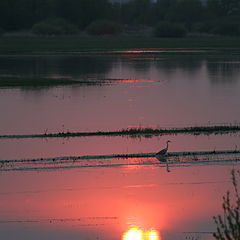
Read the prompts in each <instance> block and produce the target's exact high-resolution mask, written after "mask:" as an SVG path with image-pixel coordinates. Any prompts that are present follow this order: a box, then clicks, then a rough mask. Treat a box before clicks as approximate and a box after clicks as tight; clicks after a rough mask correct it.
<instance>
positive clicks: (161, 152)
mask: <svg viewBox="0 0 240 240" xmlns="http://www.w3.org/2000/svg"><path fill="white" fill-rule="evenodd" d="M170 142H171V141H169V140H167V142H166V144H167V146H166V148H164V149H162V150H161V151H159V152H158V153H156V157H163V156H165V155H166V154H167V151H168V143H170Z"/></svg>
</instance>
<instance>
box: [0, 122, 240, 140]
mask: <svg viewBox="0 0 240 240" xmlns="http://www.w3.org/2000/svg"><path fill="white" fill-rule="evenodd" d="M239 131H240V126H238V125H230V126H209V127H186V128H171V129H153V128H128V129H123V130H120V131H108V132H107V131H98V132H59V133H44V134H29V135H0V138H69V137H90V136H147V137H150V136H154V135H168V134H193V135H200V134H207V135H209V134H227V133H234V132H239Z"/></svg>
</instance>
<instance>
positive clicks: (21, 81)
mask: <svg viewBox="0 0 240 240" xmlns="http://www.w3.org/2000/svg"><path fill="white" fill-rule="evenodd" d="M79 83H80V82H79V81H75V80H72V79H63V78H39V77H37V78H34V77H0V87H41V86H55V85H72V84H79Z"/></svg>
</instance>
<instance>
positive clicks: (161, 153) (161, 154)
mask: <svg viewBox="0 0 240 240" xmlns="http://www.w3.org/2000/svg"><path fill="white" fill-rule="evenodd" d="M170 142H171V141H169V140H167V142H166V144H167V146H166V148H164V149H162V150H161V151H159V152H157V153H156V155H155V156H156V158H157V159H158V160H159V161H160V162H167V159H166V157H165V156H166V155H167V151H168V143H170ZM166 167H167V172H170V169H169V167H168V164H167V165H166Z"/></svg>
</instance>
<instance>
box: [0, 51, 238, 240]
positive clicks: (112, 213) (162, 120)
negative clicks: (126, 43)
mask: <svg viewBox="0 0 240 240" xmlns="http://www.w3.org/2000/svg"><path fill="white" fill-rule="evenodd" d="M179 51H180V50H178V51H176V53H171V54H168V53H166V52H156V51H155V52H152V51H150V52H142V51H139V52H136V51H123V52H105V53H103V52H98V53H89V54H87V53H76V54H72V55H70V54H68V55H54V56H0V77H6V76H8V77H22V78H23V79H24V78H32V79H35V80H36V81H37V79H38V78H65V79H69V80H76V81H79V83H77V84H74V85H67V86H51V87H50V86H46V87H15V88H10V87H5V88H0V112H1V114H0V124H1V125H0V126H1V127H0V135H5V134H35V133H51V132H67V131H73V132H77V131H111V130H120V129H122V128H129V127H153V128H173V127H188V126H212V125H224V124H226V125H229V124H239V122H240V108H239V102H240V94H239V92H240V57H238V56H235V55H234V54H229V55H227V56H226V55H220V54H210V53H209V54H199V53H198V54H197V53H193V52H192V53H189V52H184V51H182V50H181V52H179ZM167 140H171V144H170V148H169V151H170V152H186V151H214V150H215V151H220V150H239V149H240V135H239V133H232V134H217V135H199V136H195V135H184V134H179V135H163V136H151V137H139V136H128V137H127V136H125V137H121V136H118V137H100V136H99V137H98V136H96V137H76V138H51V139H50V138H34V139H32V138H23V139H3V138H0V152H1V156H0V164H2V162H3V161H4V160H5V161H6V160H17V161H18V162H17V163H14V162H11V161H10V162H8V163H7V164H6V163H4V164H2V165H0V239H8V240H15V239H24V240H25V239H36V240H38V239H39V240H40V239H46V240H50V239H51V240H61V239H62V240H69V239H70V240H75V239H98V240H176V239H178V240H181V239H186V238H189V239H203V240H212V239H213V237H212V233H213V232H214V231H215V229H216V226H215V224H214V221H213V219H212V217H213V216H215V215H218V214H221V213H222V210H221V204H222V196H223V195H224V194H225V193H226V191H227V190H229V189H232V186H231V176H230V172H231V170H232V169H233V168H234V169H239V163H238V161H239V159H240V156H239V154H235V155H234V156H228V155H224V156H222V155H216V156H211V157H210V156H202V157H199V159H198V160H196V159H193V158H191V157H182V158H178V159H176V158H174V159H169V161H168V162H169V163H168V164H166V163H163V162H159V161H158V160H157V159H156V158H154V157H146V158H144V157H141V158H130V159H121V158H112V159H111V158H109V159H101V158H99V159H98V158H96V159H95V160H85V161H81V160H79V161H74V160H73V157H74V156H83V155H94V156H96V155H111V154H131V153H153V152H157V151H159V150H160V149H161V148H164V147H165V142H166V141H167ZM64 156H66V157H69V159H68V160H66V161H65V162H63V163H58V162H56V161H52V160H51V161H48V160H46V161H45V160H44V161H45V162H43V163H38V162H37V161H36V159H41V158H42V159H51V158H55V157H64ZM24 159H30V160H31V161H30V163H27V162H24V161H22V160H24Z"/></svg>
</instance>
